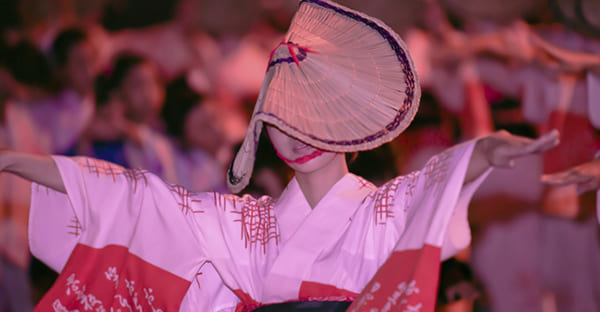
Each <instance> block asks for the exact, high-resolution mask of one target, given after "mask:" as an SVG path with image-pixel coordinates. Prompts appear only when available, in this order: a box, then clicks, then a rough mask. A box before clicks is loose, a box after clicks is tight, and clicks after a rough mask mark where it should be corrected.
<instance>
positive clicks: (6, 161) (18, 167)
mask: <svg viewBox="0 0 600 312" xmlns="http://www.w3.org/2000/svg"><path fill="white" fill-rule="evenodd" d="M0 171H4V172H10V173H13V174H16V175H18V176H20V177H22V178H25V179H27V180H29V181H32V182H36V183H39V184H41V185H45V186H47V187H49V188H52V189H55V190H57V191H59V192H62V193H66V189H65V185H64V183H63V180H62V177H61V176H60V172H59V171H58V167H57V166H56V163H55V162H54V160H53V159H52V157H50V156H41V155H33V154H26V153H19V152H13V151H9V150H2V151H0Z"/></svg>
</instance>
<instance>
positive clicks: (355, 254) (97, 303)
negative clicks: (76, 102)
mask: <svg viewBox="0 0 600 312" xmlns="http://www.w3.org/2000/svg"><path fill="white" fill-rule="evenodd" d="M473 145H474V142H471V143H467V144H462V145H459V146H457V147H455V148H453V149H450V150H448V151H446V152H444V153H442V154H440V155H438V156H436V157H434V158H432V159H431V160H430V161H429V162H428V163H427V165H426V166H425V167H424V169H423V170H422V171H420V172H414V173H412V174H409V175H407V176H400V177H398V178H395V179H393V180H391V181H389V182H388V183H386V184H385V185H383V186H382V187H380V188H376V187H374V186H373V185H372V184H371V183H369V182H367V181H365V180H364V179H362V178H360V177H358V176H355V175H353V174H347V175H345V176H344V177H343V178H342V179H340V180H339V181H338V182H337V183H336V184H335V185H334V186H333V187H332V188H331V189H330V190H329V192H328V193H327V194H326V195H325V196H324V197H323V199H322V200H321V201H320V202H319V203H318V204H317V206H316V207H314V209H311V208H310V206H309V204H308V203H307V201H306V199H305V198H304V196H303V194H302V191H301V190H300V188H299V186H298V183H297V182H296V180H292V181H291V182H290V183H289V185H288V186H287V188H286V189H285V191H284V193H283V194H282V195H281V197H280V198H279V199H278V200H277V201H275V200H273V199H272V198H270V197H266V196H264V197H261V198H259V199H255V198H252V197H251V196H248V195H245V196H241V197H238V196H235V195H224V194H219V193H213V192H208V193H190V192H188V191H187V190H186V189H184V188H183V187H181V186H177V185H171V184H166V183H165V182H163V181H162V180H160V179H159V178H157V177H156V176H154V175H152V174H150V173H148V172H146V171H142V170H124V169H123V168H120V167H118V166H116V165H113V164H110V163H107V162H102V161H99V160H95V159H90V158H65V157H55V161H56V163H57V165H58V168H59V170H60V172H61V176H62V178H63V181H64V183H65V187H66V189H67V194H68V195H65V194H62V193H58V192H55V191H52V190H49V189H47V188H45V187H41V186H39V185H34V186H33V190H32V193H33V195H32V204H31V216H30V227H29V228H30V238H31V239H30V244H31V250H32V252H33V253H34V254H35V255H36V256H37V257H39V258H40V259H43V261H45V262H46V263H47V264H48V265H49V266H50V267H52V268H54V269H55V270H57V271H59V272H61V274H60V276H59V278H58V280H57V281H56V283H55V285H54V286H53V288H52V289H51V290H50V291H49V292H48V293H47V294H46V296H45V297H44V298H43V299H42V301H41V302H40V303H39V305H38V310H40V311H75V310H78V311H127V310H129V309H133V310H136V311H178V310H179V311H234V310H236V311H251V310H252V309H253V308H256V307H258V306H261V305H264V304H268V303H277V302H283V301H297V300H319V301H323V300H333V301H349V300H356V301H355V306H354V307H352V308H351V309H355V310H365V309H367V308H368V309H370V308H371V307H375V306H378V305H379V306H380V307H381V310H380V311H385V310H386V309H387V308H388V307H390V305H392V303H393V305H394V306H396V307H397V308H401V309H402V310H404V309H405V308H406V309H408V308H413V309H416V308H418V309H419V310H416V311H433V309H434V304H435V296H436V291H437V288H436V285H437V279H438V270H439V263H440V258H447V257H449V256H451V255H453V254H454V253H455V252H457V251H458V250H459V249H461V248H463V247H465V246H466V245H467V244H468V243H469V239H470V233H469V227H468V224H467V219H466V213H467V210H466V208H467V204H468V201H469V199H470V197H471V195H472V193H473V192H474V190H475V189H476V187H477V186H478V184H479V183H480V182H481V181H482V180H483V176H482V177H480V178H479V179H478V180H477V181H475V182H472V183H469V184H467V185H464V186H463V184H464V177H465V173H466V170H467V167H468V163H469V159H470V156H471V152H472V148H473ZM390 255H391V257H390ZM388 258H389V260H388V263H391V265H388V266H386V270H390V268H391V271H392V273H393V274H389V273H387V271H386V270H382V271H381V272H379V274H378V276H376V278H375V279H373V277H374V276H375V274H376V272H377V271H378V269H379V268H380V266H382V264H384V262H386V260H387V259H388ZM398 261H400V263H399V264H398ZM205 264H207V265H205ZM381 274H383V276H381ZM372 279H373V280H372ZM371 280H372V281H371ZM369 281H371V284H369V287H367V291H366V292H365V293H364V294H363V295H362V296H360V297H359V296H358V295H359V293H360V292H361V291H362V290H363V289H364V288H365V286H366V285H367V283H369ZM403 285H404V286H403ZM402 287H404V288H402ZM386 305H387V307H386ZM378 311H379V310H378Z"/></svg>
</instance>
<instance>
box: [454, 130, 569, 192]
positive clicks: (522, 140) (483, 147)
mask: <svg viewBox="0 0 600 312" xmlns="http://www.w3.org/2000/svg"><path fill="white" fill-rule="evenodd" d="M558 142H559V139H558V131H556V130H553V131H551V132H549V133H547V134H545V135H543V136H541V137H539V138H538V139H535V140H534V139H530V138H526V137H522V136H517V135H512V134H510V133H508V132H507V131H504V130H501V131H497V132H494V133H493V134H491V135H488V136H486V137H484V138H481V139H479V141H477V143H476V144H475V147H474V149H473V154H472V155H471V160H470V161H469V168H468V169H467V174H466V177H465V183H467V182H470V181H473V180H475V179H477V177H479V176H480V175H481V174H483V173H484V172H485V171H486V170H487V169H489V168H490V167H498V168H512V167H513V166H514V160H515V159H517V158H519V157H524V156H528V155H532V154H537V153H542V152H545V151H547V150H549V149H551V148H553V147H555V146H556V145H558Z"/></svg>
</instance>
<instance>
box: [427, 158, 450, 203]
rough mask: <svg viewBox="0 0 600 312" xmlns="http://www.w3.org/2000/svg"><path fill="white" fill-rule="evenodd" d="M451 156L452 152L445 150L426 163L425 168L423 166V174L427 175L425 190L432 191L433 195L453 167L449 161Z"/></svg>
mask: <svg viewBox="0 0 600 312" xmlns="http://www.w3.org/2000/svg"><path fill="white" fill-rule="evenodd" d="M450 156H451V152H450V151H445V152H443V153H441V154H439V155H436V156H434V157H433V158H431V160H429V162H427V165H425V168H423V175H424V176H425V177H427V179H426V180H425V190H426V191H429V192H432V193H431V194H432V196H433V195H434V193H437V192H438V190H439V187H440V183H442V181H445V180H446V178H447V176H448V172H450V169H451V168H450V163H449V162H448V159H450Z"/></svg>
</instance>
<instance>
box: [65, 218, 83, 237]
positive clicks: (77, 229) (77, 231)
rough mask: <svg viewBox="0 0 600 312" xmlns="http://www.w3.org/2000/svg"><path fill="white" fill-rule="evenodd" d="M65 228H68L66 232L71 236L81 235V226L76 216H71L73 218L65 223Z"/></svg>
mask: <svg viewBox="0 0 600 312" xmlns="http://www.w3.org/2000/svg"><path fill="white" fill-rule="evenodd" d="M67 228H68V229H69V230H68V232H67V233H69V234H71V235H73V236H79V235H81V232H82V230H83V227H82V226H81V223H80V222H79V219H78V218H77V216H73V219H71V224H70V225H67Z"/></svg>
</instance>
